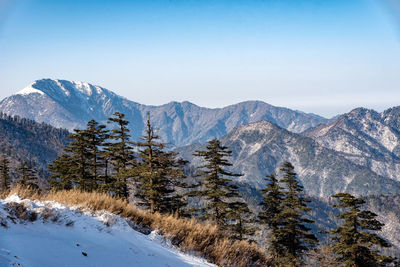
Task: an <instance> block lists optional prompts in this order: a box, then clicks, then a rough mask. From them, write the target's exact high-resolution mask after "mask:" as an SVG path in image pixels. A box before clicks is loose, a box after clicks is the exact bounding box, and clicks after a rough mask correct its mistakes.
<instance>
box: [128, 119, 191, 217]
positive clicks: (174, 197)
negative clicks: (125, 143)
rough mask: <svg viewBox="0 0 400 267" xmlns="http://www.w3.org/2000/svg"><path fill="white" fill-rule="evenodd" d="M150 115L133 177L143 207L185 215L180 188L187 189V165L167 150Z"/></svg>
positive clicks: (131, 172)
mask: <svg viewBox="0 0 400 267" xmlns="http://www.w3.org/2000/svg"><path fill="white" fill-rule="evenodd" d="M159 140H160V138H159V136H158V135H156V134H155V132H154V128H153V127H152V125H151V122H150V113H149V114H148V119H147V127H146V132H145V135H144V136H143V137H142V142H138V143H137V146H138V147H139V152H138V159H139V161H138V163H137V166H136V167H134V168H133V169H132V170H131V171H130V174H131V175H132V176H133V177H134V180H135V183H136V185H137V190H138V192H137V193H136V196H137V197H139V198H140V200H141V202H140V204H141V205H143V206H145V207H148V208H149V210H150V212H152V213H154V212H156V211H157V212H169V213H173V212H178V213H179V212H181V210H182V208H183V207H184V206H185V205H186V201H185V200H184V199H183V196H182V195H180V194H178V193H177V192H176V189H177V188H179V187H180V188H186V187H187V185H186V183H185V182H184V178H186V176H185V175H184V172H183V166H184V165H185V164H186V163H187V162H186V161H184V160H181V159H178V158H177V155H176V153H174V152H171V151H165V148H166V144H165V143H162V142H160V141H159Z"/></svg>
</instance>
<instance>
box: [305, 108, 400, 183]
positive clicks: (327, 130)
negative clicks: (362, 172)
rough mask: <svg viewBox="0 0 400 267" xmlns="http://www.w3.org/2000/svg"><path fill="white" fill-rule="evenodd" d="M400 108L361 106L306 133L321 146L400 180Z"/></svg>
mask: <svg viewBox="0 0 400 267" xmlns="http://www.w3.org/2000/svg"><path fill="white" fill-rule="evenodd" d="M399 121H400V107H396V108H391V109H388V110H386V111H384V112H382V113H378V112H376V111H374V110H370V109H365V108H357V109H354V110H352V111H351V112H349V113H346V114H343V115H342V116H340V117H339V118H338V119H337V120H335V121H334V122H332V123H329V124H326V125H321V126H319V127H316V128H314V129H312V130H311V131H309V132H307V133H306V136H308V137H311V138H313V139H314V140H316V141H317V142H318V143H319V144H320V145H322V146H324V147H327V148H330V149H332V150H334V151H337V152H338V153H340V154H341V155H342V156H344V157H345V158H347V159H348V160H350V161H352V162H354V163H356V164H359V165H361V166H366V167H368V168H370V169H371V170H372V171H374V172H375V173H377V174H379V175H382V176H385V177H389V178H391V179H393V180H397V181H400V128H399V126H400V124H399Z"/></svg>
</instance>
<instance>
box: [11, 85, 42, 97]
mask: <svg viewBox="0 0 400 267" xmlns="http://www.w3.org/2000/svg"><path fill="white" fill-rule="evenodd" d="M16 94H17V95H30V94H40V95H45V93H43V92H42V91H40V90H38V89H35V88H33V87H32V85H29V86H28V87H25V88H24V89H22V90H21V91H19V92H17V93H16Z"/></svg>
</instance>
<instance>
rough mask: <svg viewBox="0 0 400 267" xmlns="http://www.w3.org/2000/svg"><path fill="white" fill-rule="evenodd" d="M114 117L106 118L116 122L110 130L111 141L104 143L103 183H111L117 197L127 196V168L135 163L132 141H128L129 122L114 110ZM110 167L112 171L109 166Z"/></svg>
mask: <svg viewBox="0 0 400 267" xmlns="http://www.w3.org/2000/svg"><path fill="white" fill-rule="evenodd" d="M113 116H114V117H111V118H109V119H108V122H109V123H114V124H116V127H115V128H114V129H112V130H111V134H110V135H109V138H110V139H111V142H108V143H106V144H105V149H104V158H105V160H106V161H105V183H106V184H108V183H109V182H110V183H112V187H111V190H112V191H114V192H115V194H116V195H117V196H119V197H124V198H126V199H127V198H128V196H129V191H128V185H127V184H128V181H127V173H126V172H127V170H128V169H129V168H131V167H132V166H134V165H135V160H134V156H133V155H134V154H133V147H132V142H130V137H131V136H130V134H129V133H130V130H129V128H128V125H129V122H128V121H127V120H125V115H124V114H123V113H120V112H115V113H114V114H113ZM110 165H111V167H112V172H111V171H110V168H109V166H110Z"/></svg>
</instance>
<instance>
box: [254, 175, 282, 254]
mask: <svg viewBox="0 0 400 267" xmlns="http://www.w3.org/2000/svg"><path fill="white" fill-rule="evenodd" d="M261 194H262V196H263V200H262V202H261V203H260V206H261V209H262V210H261V212H260V213H259V214H258V218H259V220H260V222H261V223H262V224H265V225H267V226H268V228H269V230H270V235H269V246H268V252H269V255H272V257H273V258H276V257H280V256H282V255H284V248H283V246H282V245H281V244H280V240H279V234H278V230H279V228H280V227H281V226H282V223H283V222H282V221H281V218H280V216H279V215H280V214H281V212H282V200H283V197H284V196H283V188H282V187H281V186H280V185H279V181H278V179H277V178H276V176H275V174H271V175H267V176H266V186H265V188H264V189H263V190H261Z"/></svg>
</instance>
